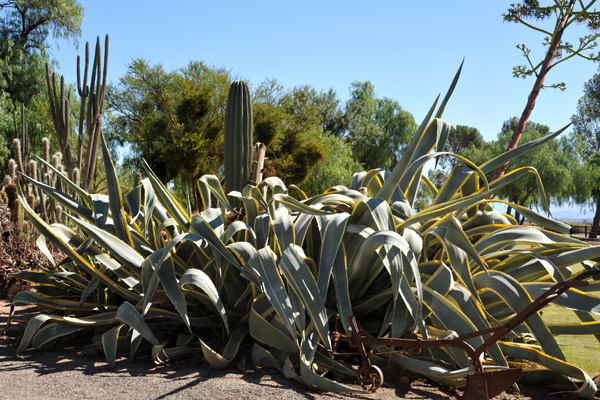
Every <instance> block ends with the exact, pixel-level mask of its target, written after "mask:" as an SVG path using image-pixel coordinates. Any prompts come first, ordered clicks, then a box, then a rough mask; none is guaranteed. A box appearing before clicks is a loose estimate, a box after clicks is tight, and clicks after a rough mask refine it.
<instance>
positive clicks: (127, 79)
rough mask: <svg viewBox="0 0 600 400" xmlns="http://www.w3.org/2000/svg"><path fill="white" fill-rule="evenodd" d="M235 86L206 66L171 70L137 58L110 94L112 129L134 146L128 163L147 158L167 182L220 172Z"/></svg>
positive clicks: (223, 72) (226, 75) (221, 71)
mask: <svg viewBox="0 0 600 400" xmlns="http://www.w3.org/2000/svg"><path fill="white" fill-rule="evenodd" d="M229 84H230V74H229V71H227V70H226V69H224V68H213V67H209V66H207V65H206V64H204V63H203V62H199V61H190V63H189V64H188V65H187V66H185V67H183V68H180V69H177V70H174V71H171V72H167V71H165V70H164V68H163V67H162V65H161V64H156V65H150V64H149V63H148V62H147V61H146V60H143V59H135V60H133V61H132V62H131V64H130V65H129V67H128V69H127V73H126V74H125V76H123V77H121V78H120V79H119V84H118V85H117V86H113V87H111V88H110V90H108V93H107V104H108V106H109V107H110V108H111V109H112V111H113V112H114V118H113V119H112V121H111V124H110V128H111V129H113V130H114V131H115V138H118V140H120V141H121V143H125V142H127V143H129V144H131V150H132V151H131V154H130V155H129V157H128V160H126V162H134V161H133V160H136V159H138V158H139V157H140V156H141V157H143V158H144V159H146V161H147V162H148V163H149V164H150V166H151V167H152V169H153V170H154V171H155V172H156V174H157V175H158V177H159V178H160V179H161V180H163V181H165V182H168V181H170V180H172V179H173V178H175V177H176V176H177V175H178V174H180V173H184V174H185V175H186V176H187V177H188V178H189V179H194V178H197V177H199V176H201V175H203V174H206V173H217V169H218V168H219V165H220V164H221V154H222V149H221V147H222V144H223V114H224V109H225V105H226V101H227V90H228V88H229ZM183 160H185V162H182V161H183Z"/></svg>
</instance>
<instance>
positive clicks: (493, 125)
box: [53, 0, 598, 140]
mask: <svg viewBox="0 0 600 400" xmlns="http://www.w3.org/2000/svg"><path fill="white" fill-rule="evenodd" d="M511 1H514V0H510V1H499V0H495V1H481V0H479V1H474V0H461V1H447V0H431V1H428V2H426V3H424V2H414V1H413V2H408V1H376V2H369V3H367V2H364V1H352V0H346V1H323V0H322V1H318V2H317V1H312V0H305V1H302V2H300V1H296V2H293V1H259V0H257V1H253V2H249V1H227V2H217V1H212V2H208V1H190V0H185V1H183V0H179V1H172V2H164V1H155V0H146V1H139V0H137V1H136V0H130V1H123V0H121V1H115V0H104V1H98V0H83V1H81V0H80V3H81V4H82V5H83V7H84V19H83V25H82V31H83V33H82V37H81V39H80V46H79V49H76V48H75V47H74V46H73V45H70V44H67V43H65V42H58V44H59V47H60V48H59V49H58V50H55V51H54V54H53V56H54V57H55V58H56V59H57V60H58V61H59V63H60V72H61V73H62V74H64V75H65V78H66V80H67V81H68V82H72V83H74V82H75V79H76V69H75V65H76V61H75V60H76V56H77V54H83V50H84V46H83V45H84V44H85V42H86V41H90V43H91V44H92V45H93V43H94V42H95V39H96V36H98V35H100V36H101V37H102V38H103V37H104V35H105V34H106V33H108V34H109V35H110V50H109V80H110V81H112V82H117V80H118V78H119V77H120V76H122V75H124V74H125V72H126V68H127V64H128V63H129V62H130V61H131V60H132V59H133V58H137V57H142V58H145V59H148V60H150V61H151V62H152V63H161V64H163V66H164V67H165V69H167V70H171V69H176V68H179V67H182V66H184V65H185V64H187V62H188V61H189V60H202V61H204V62H206V63H207V64H210V65H214V66H224V67H227V68H229V69H231V70H232V72H233V74H234V75H235V76H236V77H238V78H242V79H245V80H248V81H249V82H250V83H251V84H253V85H257V84H258V83H260V82H262V81H263V80H265V79H268V78H276V79H277V80H279V81H280V82H281V83H282V84H283V85H284V86H286V87H292V86H296V85H312V86H314V87H315V88H317V89H319V90H328V89H329V88H333V89H334V90H335V91H336V92H337V94H338V96H339V97H340V98H342V99H346V98H347V97H348V95H349V90H348V88H349V86H350V84H351V83H352V82H353V81H365V80H370V81H371V82H372V83H373V84H374V86H375V91H376V94H377V95H378V96H379V97H388V98H392V99H394V100H397V101H398V102H399V103H400V104H401V105H402V107H403V108H404V109H406V110H408V111H409V112H411V113H412V114H413V115H414V117H415V119H416V120H417V121H420V120H421V119H422V118H423V117H424V115H425V113H426V112H427V110H428V109H429V107H430V105H431V103H432V102H433V100H434V99H435V97H436V96H437V94H438V93H440V92H442V93H443V92H445V91H446V89H447V87H448V85H449V84H450V82H451V80H452V77H453V76H454V73H455V72H456V70H457V68H458V66H459V65H460V63H461V61H462V60H463V58H464V59H465V65H464V68H463V72H462V75H461V80H460V81H459V84H458V86H457V89H456V91H455V94H454V95H453V97H452V99H451V101H450V103H449V105H448V107H447V109H446V112H445V114H444V119H446V120H447V121H449V122H450V123H452V124H454V125H458V124H460V125H469V126H474V127H476V128H478V129H479V130H480V131H481V133H482V134H483V136H484V138H485V139H486V140H491V139H494V138H496V136H497V134H498V132H499V131H500V128H501V126H502V122H503V121H505V120H506V119H508V118H510V117H512V116H519V115H520V114H521V112H522V110H523V107H524V106H525V103H526V101H527V95H528V94H529V92H530V90H531V87H532V85H533V80H532V79H531V78H529V79H526V80H524V79H516V78H513V77H512V67H513V66H515V65H518V64H524V62H525V60H524V59H523V57H522V56H521V54H520V51H519V50H517V49H516V47H515V46H516V45H517V44H519V43H525V44H527V45H528V46H529V47H530V48H531V49H532V55H533V59H534V60H537V59H541V58H543V57H544V55H545V52H544V49H543V48H542V47H541V42H542V40H543V36H542V35H541V34H538V33H535V32H532V31H530V30H528V29H527V28H525V27H523V26H520V25H516V24H512V23H505V22H503V21H502V13H503V12H505V11H506V9H507V8H508V7H509V5H510V3H511ZM581 32H582V30H581V29H579V28H576V29H575V31H572V32H567V37H566V38H565V39H566V40H568V41H575V40H576V38H575V37H574V36H571V37H569V33H571V34H577V33H581ZM597 71H598V66H597V65H596V64H593V63H590V62H587V61H585V60H571V61H569V62H566V63H564V64H561V65H560V66H558V67H557V68H556V69H555V70H552V71H551V72H550V73H549V75H548V78H547V81H546V82H547V83H554V82H562V81H564V82H565V83H566V84H567V90H566V91H564V92H561V91H559V90H556V89H547V90H544V91H543V92H542V93H541V94H540V96H539V98H538V100H537V103H536V108H535V110H534V111H533V114H532V117H531V120H533V121H535V122H538V123H543V124H546V125H548V126H550V128H551V129H552V130H557V129H559V128H561V127H563V126H564V125H566V124H567V123H569V122H570V117H571V116H572V115H573V113H574V112H575V110H576V106H577V100H578V99H579V98H580V97H581V95H582V88H583V84H584V83H585V82H586V81H587V80H589V78H591V76H592V75H593V74H594V73H596V72H597Z"/></svg>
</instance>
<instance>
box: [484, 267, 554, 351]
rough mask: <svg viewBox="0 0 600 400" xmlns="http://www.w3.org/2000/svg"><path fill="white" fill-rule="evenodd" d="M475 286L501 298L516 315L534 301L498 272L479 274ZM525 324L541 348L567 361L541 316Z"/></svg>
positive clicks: (516, 284) (508, 278) (521, 287)
mask: <svg viewBox="0 0 600 400" xmlns="http://www.w3.org/2000/svg"><path fill="white" fill-rule="evenodd" d="M473 282H474V283H475V286H476V287H477V288H479V289H480V290H492V291H493V292H494V293H496V294H497V295H498V296H500V297H501V298H502V299H503V300H504V301H505V302H506V304H507V305H508V307H510V308H511V309H512V310H513V311H514V312H515V313H518V312H520V311H521V310H523V309H524V308H525V307H527V305H529V304H531V302H532V301H533V300H532V299H531V297H529V294H528V293H527V291H526V290H525V288H524V287H523V286H522V285H521V284H520V283H519V282H517V281H516V280H515V279H514V278H512V277H511V276H510V275H506V274H504V273H502V272H498V271H488V272H487V273H478V274H476V275H474V276H473ZM525 324H526V325H527V326H528V327H529V328H530V329H531V332H532V333H533V334H534V335H535V337H536V338H537V340H538V342H539V343H540V346H542V348H543V349H544V351H545V352H546V353H547V354H549V355H551V356H552V357H555V358H559V359H561V360H565V356H564V354H563V352H562V350H561V349H560V347H559V346H558V344H557V343H556V340H555V339H554V337H553V336H552V334H551V333H550V331H549V330H548V327H547V326H546V324H545V323H544V321H542V319H541V318H540V316H539V315H538V314H537V313H535V314H533V315H532V316H530V317H529V318H528V319H527V320H525Z"/></svg>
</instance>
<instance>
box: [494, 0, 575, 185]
mask: <svg viewBox="0 0 600 400" xmlns="http://www.w3.org/2000/svg"><path fill="white" fill-rule="evenodd" d="M575 1H576V0H571V1H570V2H569V5H568V6H567V7H568V10H567V12H565V15H564V16H563V17H562V19H561V20H560V23H559V24H558V27H557V28H556V34H555V35H554V38H553V40H552V43H550V47H549V48H548V52H547V53H546V58H544V62H543V63H542V66H541V68H540V72H539V73H537V74H536V80H535V83H534V84H533V89H532V90H531V93H530V94H529V98H528V99H527V105H525V109H524V110H523V114H521V118H520V119H519V124H518V125H517V129H515V132H514V133H513V135H512V138H511V140H510V143H509V144H508V147H507V148H506V151H510V150H512V149H514V148H516V147H517V146H518V145H519V140H520V139H521V135H523V131H524V130H525V126H526V125H527V122H528V121H529V117H530V116H531V112H532V111H533V108H534V107H535V101H536V100H537V97H538V95H539V94H540V90H542V87H544V80H545V79H546V75H547V74H548V71H550V68H552V65H551V64H552V60H554V57H556V50H557V49H558V46H559V45H560V41H561V39H562V35H563V32H564V31H565V25H566V24H567V22H568V20H569V18H570V17H571V13H572V12H573V7H574V6H575ZM507 167H508V163H505V164H503V165H501V166H499V167H498V169H497V170H496V173H495V174H494V177H493V178H492V180H491V181H490V182H493V181H495V180H496V179H499V178H501V177H502V176H503V175H504V172H505V171H506V168H507Z"/></svg>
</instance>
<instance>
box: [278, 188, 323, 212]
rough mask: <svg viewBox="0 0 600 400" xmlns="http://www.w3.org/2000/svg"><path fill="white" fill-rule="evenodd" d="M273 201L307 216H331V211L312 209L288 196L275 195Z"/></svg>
mask: <svg viewBox="0 0 600 400" xmlns="http://www.w3.org/2000/svg"><path fill="white" fill-rule="evenodd" d="M271 201H273V202H276V204H283V205H285V206H286V207H287V208H288V209H289V210H291V211H298V212H302V213H305V214H312V215H327V214H330V212H329V211H324V210H319V209H318V208H315V207H314V206H313V207H310V206H308V205H306V204H304V203H302V202H300V201H298V200H296V199H295V198H293V197H291V196H288V195H287V194H283V193H277V194H274V195H273V197H272V200H271Z"/></svg>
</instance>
